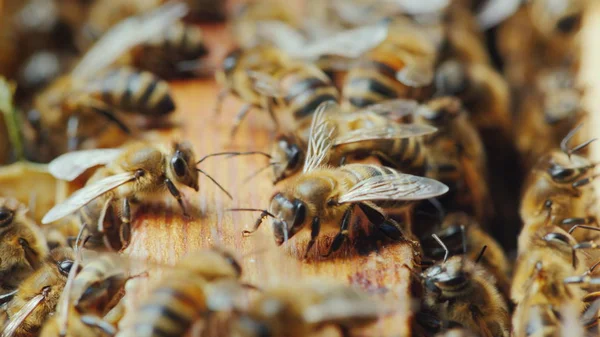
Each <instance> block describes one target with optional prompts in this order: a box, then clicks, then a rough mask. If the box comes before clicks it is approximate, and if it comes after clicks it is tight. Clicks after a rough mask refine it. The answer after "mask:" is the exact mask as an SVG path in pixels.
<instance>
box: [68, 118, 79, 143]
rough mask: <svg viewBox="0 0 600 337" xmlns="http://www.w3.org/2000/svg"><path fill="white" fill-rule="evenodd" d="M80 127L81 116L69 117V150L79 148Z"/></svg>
mask: <svg viewBox="0 0 600 337" xmlns="http://www.w3.org/2000/svg"><path fill="white" fill-rule="evenodd" d="M78 129H79V118H78V117H77V116H71V117H69V120H68V121H67V150H68V151H69V152H71V151H75V150H77V149H79V137H78V136H77V130H78Z"/></svg>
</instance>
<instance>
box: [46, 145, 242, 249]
mask: <svg viewBox="0 0 600 337" xmlns="http://www.w3.org/2000/svg"><path fill="white" fill-rule="evenodd" d="M226 154H229V153H226ZM205 158H206V157H205ZM202 160H204V159H202ZM202 160H200V161H199V162H198V163H200V162H201V161H202ZM196 164H197V163H196V159H195V155H194V152H193V150H192V148H191V147H190V144H188V143H174V144H171V145H166V144H165V145H158V146H155V145H149V144H145V143H133V144H130V145H127V146H125V147H123V148H120V149H99V150H87V151H77V152H71V153H68V154H65V155H62V156H61V157H58V158H57V159H55V160H54V161H52V163H51V164H50V167H49V169H50V172H51V173H52V174H53V175H54V176H55V177H57V178H59V179H63V180H67V181H71V180H73V179H75V178H76V177H78V176H79V175H80V174H81V173H83V172H84V171H85V170H87V169H88V168H91V167H94V166H97V165H106V166H105V167H103V168H101V169H98V170H97V171H96V172H95V173H94V175H92V177H91V178H90V179H89V180H88V181H87V183H86V185H85V187H83V188H82V189H80V190H78V191H77V192H75V193H74V194H73V195H71V196H70V197H69V198H68V199H67V200H65V201H64V202H62V203H60V204H57V205H56V206H55V207H54V208H52V209H51V210H50V211H49V212H48V213H47V214H46V215H45V216H44V218H43V219H42V223H44V224H48V223H51V222H54V221H56V220H59V219H61V218H63V217H66V216H67V215H70V214H72V213H74V212H77V211H79V216H80V219H81V223H82V224H89V225H91V226H90V227H91V229H90V230H91V231H92V232H93V233H94V234H103V235H102V237H103V240H104V243H105V244H106V246H107V247H109V248H113V249H115V250H119V249H121V248H124V247H125V246H126V245H127V243H128V241H129V236H130V230H131V228H130V224H131V215H132V212H131V203H132V202H139V201H143V200H147V199H148V198H149V197H150V196H151V195H153V194H156V193H158V192H161V191H164V190H165V189H166V190H168V191H169V193H170V194H171V195H172V196H173V197H174V198H175V199H176V200H177V202H178V203H179V205H180V207H181V209H182V210H183V214H184V215H185V216H188V213H187V211H186V207H185V204H184V201H183V197H182V195H181V193H180V192H179V189H178V188H177V185H184V186H188V187H191V188H193V189H194V190H196V191H198V189H199V185H198V173H199V172H200V173H203V174H204V175H206V176H207V177H208V178H209V179H211V180H212V181H213V182H215V183H216V184H217V186H218V187H219V188H221V190H223V191H224V192H225V193H226V194H227V195H228V196H229V197H231V195H229V193H227V191H225V190H224V189H223V188H222V187H221V186H220V185H219V184H218V183H217V182H216V181H215V180H214V179H212V177H210V176H208V175H207V174H206V173H205V172H204V171H203V170H202V169H200V168H197V167H196ZM116 218H119V220H117V219H116ZM105 220H106V221H105ZM95 224H98V226H97V227H95V226H94V225H95ZM96 237H97V235H96ZM91 242H94V239H92V241H91Z"/></svg>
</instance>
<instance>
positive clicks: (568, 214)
mask: <svg viewBox="0 0 600 337" xmlns="http://www.w3.org/2000/svg"><path fill="white" fill-rule="evenodd" d="M580 127H581V125H580V126H579V127H577V128H575V129H573V130H572V131H571V132H569V134H567V136H565V138H564V139H563V140H562V142H561V150H552V151H550V152H549V153H547V154H546V155H544V156H543V157H542V158H540V159H539V160H538V162H537V163H536V165H535V166H534V167H533V169H532V171H531V172H530V174H529V176H528V177H527V179H526V180H525V183H524V190H523V194H522V198H521V207H520V213H521V217H522V218H523V221H524V223H525V227H527V224H528V222H544V221H546V220H548V221H549V223H550V224H552V225H555V226H559V227H560V226H563V227H564V226H568V227H569V228H570V227H571V226H573V225H591V226H594V227H598V223H597V219H596V218H595V216H594V214H596V208H595V207H596V198H595V191H594V187H593V184H590V182H592V180H593V179H594V178H595V177H596V175H595V173H594V172H593V169H594V167H595V166H596V164H594V163H592V162H590V161H589V160H588V159H586V158H584V157H582V156H578V155H576V154H575V152H577V151H579V150H580V149H582V148H584V147H586V146H587V145H588V144H589V143H590V142H591V141H586V142H584V143H582V144H580V145H577V146H575V147H573V148H569V147H568V143H569V140H570V139H571V138H572V137H573V136H574V135H575V133H576V132H577V131H578V130H579V129H580ZM574 236H575V239H576V240H577V241H582V240H590V239H594V238H596V237H598V234H597V233H596V232H595V231H588V232H578V233H575V234H574Z"/></svg>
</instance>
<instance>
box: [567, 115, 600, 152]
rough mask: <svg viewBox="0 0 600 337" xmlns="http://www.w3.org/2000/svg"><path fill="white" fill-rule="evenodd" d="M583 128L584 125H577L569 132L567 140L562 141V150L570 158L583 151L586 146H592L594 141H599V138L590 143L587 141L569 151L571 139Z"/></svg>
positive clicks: (591, 140)
mask: <svg viewBox="0 0 600 337" xmlns="http://www.w3.org/2000/svg"><path fill="white" fill-rule="evenodd" d="M582 127H583V123H581V124H579V125H577V126H576V127H575V128H574V129H573V130H571V131H569V133H568V134H567V135H566V136H565V138H563V139H562V141H561V142H560V149H561V150H562V151H563V152H564V153H565V154H566V155H567V156H568V157H569V158H570V157H571V155H572V154H573V153H575V152H578V151H580V150H581V149H583V148H585V147H586V146H588V145H590V144H591V143H592V142H593V141H595V140H597V138H592V139H590V140H588V141H585V142H583V143H581V144H579V145H577V146H575V147H573V148H571V149H569V142H570V141H571V139H572V138H573V136H575V134H576V133H577V131H579V130H580V129H581V128H582Z"/></svg>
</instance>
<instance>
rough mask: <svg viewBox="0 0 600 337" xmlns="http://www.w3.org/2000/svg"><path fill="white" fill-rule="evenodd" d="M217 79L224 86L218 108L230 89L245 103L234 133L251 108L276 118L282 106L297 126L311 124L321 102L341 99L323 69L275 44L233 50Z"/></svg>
mask: <svg viewBox="0 0 600 337" xmlns="http://www.w3.org/2000/svg"><path fill="white" fill-rule="evenodd" d="M217 80H218V81H219V82H220V83H221V84H222V86H223V90H222V91H221V93H220V94H219V98H218V99H217V111H219V110H220V105H221V102H222V100H223V99H224V97H225V95H226V94H228V93H232V94H234V95H236V96H238V97H239V98H240V99H241V100H242V101H244V102H245V103H246V104H245V105H244V107H243V108H242V109H241V110H240V112H239V113H238V115H237V116H236V119H235V121H234V123H233V128H232V135H233V134H235V132H236V131H237V128H238V126H239V124H240V123H241V121H242V120H243V118H244V117H245V116H246V115H247V114H248V112H249V111H250V110H251V109H252V108H258V109H262V110H265V111H267V112H268V113H269V114H270V115H271V118H272V119H273V121H275V122H277V118H276V117H275V110H283V111H285V115H286V116H290V117H291V118H292V124H291V127H292V129H295V128H299V127H301V126H305V125H309V124H310V119H311V117H312V114H313V112H314V111H315V109H316V108H317V107H318V106H319V104H321V103H323V102H327V101H337V100H338V99H339V93H338V90H337V88H336V87H335V85H334V84H333V83H332V82H331V80H330V79H329V77H327V75H326V74H325V73H324V72H323V71H322V70H321V69H319V68H318V67H316V66H315V65H313V64H311V63H307V62H302V61H294V60H290V59H289V57H288V56H287V55H283V54H282V52H281V51H279V50H277V49H275V48H272V47H260V48H258V49H253V50H249V51H241V50H236V51H233V52H232V53H230V54H229V55H228V56H227V57H226V58H225V60H224V61H223V69H222V71H220V72H219V73H218V74H217Z"/></svg>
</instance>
